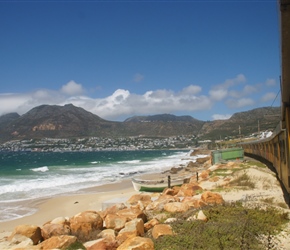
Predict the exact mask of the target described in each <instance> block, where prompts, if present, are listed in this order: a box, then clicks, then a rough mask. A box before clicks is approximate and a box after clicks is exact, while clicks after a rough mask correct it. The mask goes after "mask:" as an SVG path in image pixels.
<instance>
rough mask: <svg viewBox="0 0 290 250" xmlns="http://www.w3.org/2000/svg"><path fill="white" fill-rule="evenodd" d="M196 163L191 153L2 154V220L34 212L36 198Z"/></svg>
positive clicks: (0, 164)
mask: <svg viewBox="0 0 290 250" xmlns="http://www.w3.org/2000/svg"><path fill="white" fill-rule="evenodd" d="M195 159H196V158H195V157H190V152H189V151H188V150H187V151H184V150H140V151H101V152H100V151H98V152H0V221H8V220H13V219H17V218H20V217H23V216H27V215H30V214H33V213H35V212H36V210H35V209H32V208H31V207H29V206H28V204H29V202H31V201H32V200H35V199H42V198H43V199H46V198H49V197H53V196H59V195H64V194H76V193H80V192H81V190H82V189H85V188H90V187H95V186H101V185H103V184H108V183H115V182H120V181H122V180H123V179H128V178H132V177H134V176H137V175H140V174H145V173H154V172H162V171H165V170H168V169H170V168H171V167H174V166H179V165H180V164H187V163H188V162H189V161H190V160H192V161H195Z"/></svg>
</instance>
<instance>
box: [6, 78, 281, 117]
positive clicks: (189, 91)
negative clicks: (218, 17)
mask: <svg viewBox="0 0 290 250" xmlns="http://www.w3.org/2000/svg"><path fill="white" fill-rule="evenodd" d="M244 81H245V77H244V75H242V74H240V75H237V76H236V77H235V78H233V79H228V80H226V81H225V82H224V83H223V84H220V85H217V86H215V87H213V88H212V89H211V90H209V93H208V95H203V94H202V88H201V86H198V85H189V86H186V87H184V88H182V89H181V90H177V91H173V90H170V89H157V90H148V91H147V92H144V93H143V94H136V93H131V92H130V91H129V90H125V89H117V90H116V91H114V92H113V93H112V94H111V95H108V96H107V97H104V98H92V97H91V96H89V95H84V92H85V91H84V88H83V87H82V85H81V84H78V83H76V82H74V81H70V82H68V83H66V84H65V85H63V86H62V87H61V88H60V89H59V90H58V91H53V90H48V89H40V90H37V91H35V92H30V93H22V94H19V93H8V94H0V115H2V114H5V113H9V112H17V113H19V114H20V115H21V114H24V113H25V112H27V111H29V110H30V109H32V108H33V107H36V106H39V105H42V104H49V105H64V104H68V103H72V104H74V105H75V106H78V107H82V108H84V109H86V110H88V111H90V112H92V113H94V114H96V115H98V116H100V117H102V118H104V119H108V120H119V119H120V118H121V117H122V118H124V117H129V116H132V115H149V114H162V113H173V114H174V113H179V114H180V113H184V114H188V113H194V112H195V111H206V110H209V109H211V108H215V107H216V104H217V103H218V102H222V103H224V102H225V104H226V105H227V106H229V107H230V108H241V107H245V106H251V105H254V104H255V102H254V101H253V99H250V98H246V95H247V94H250V93H252V92H254V91H256V89H257V88H258V87H257V86H258V85H256V86H252V85H246V86H244V87H243V90H242V91H241V93H240V94H239V93H238V92H235V89H230V88H234V86H235V85H236V84H239V83H241V82H244ZM229 96H231V97H234V98H231V99H229V100H227V101H225V100H226V98H227V97H229ZM273 97H275V96H274V93H268V94H265V95H264V96H263V97H262V101H267V100H270V99H271V98H273ZM222 103H221V104H222ZM221 107H222V106H221ZM215 112H217V113H218V114H215V115H213V116H212V117H213V119H227V118H229V117H230V115H228V114H220V113H221V111H220V110H218V111H215ZM193 116H194V114H193ZM202 119H203V118H202ZM205 119H206V118H205Z"/></svg>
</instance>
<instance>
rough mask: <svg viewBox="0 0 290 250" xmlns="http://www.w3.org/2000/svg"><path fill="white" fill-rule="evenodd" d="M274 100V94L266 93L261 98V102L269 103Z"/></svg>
mask: <svg viewBox="0 0 290 250" xmlns="http://www.w3.org/2000/svg"><path fill="white" fill-rule="evenodd" d="M275 98H276V94H275V93H273V92H270V93H266V94H265V95H263V96H262V98H261V102H269V101H274V100H275Z"/></svg>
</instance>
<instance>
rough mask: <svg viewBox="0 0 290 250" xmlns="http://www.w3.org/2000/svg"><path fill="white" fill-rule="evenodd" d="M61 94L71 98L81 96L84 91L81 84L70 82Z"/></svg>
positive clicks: (63, 87)
mask: <svg viewBox="0 0 290 250" xmlns="http://www.w3.org/2000/svg"><path fill="white" fill-rule="evenodd" d="M61 92H62V93H64V94H66V95H69V96H73V95H81V94H83V93H84V89H83V87H82V85H81V84H78V83H76V82H75V81H69V82H68V83H67V84H65V85H63V86H62V88H61Z"/></svg>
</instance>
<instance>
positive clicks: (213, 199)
mask: <svg viewBox="0 0 290 250" xmlns="http://www.w3.org/2000/svg"><path fill="white" fill-rule="evenodd" d="M201 200H202V201H204V202H206V203H207V204H213V205H215V204H223V203H224V202H225V201H224V199H223V197H222V196H221V195H220V194H219V193H213V192H210V191H206V192H204V193H203V194H202V195H201Z"/></svg>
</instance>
